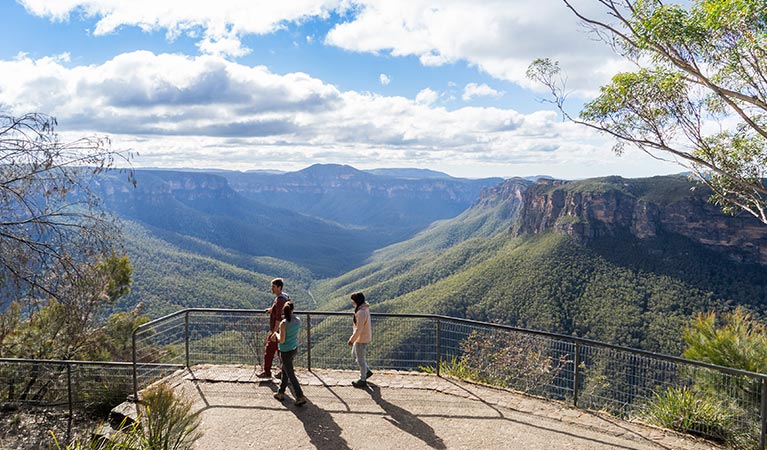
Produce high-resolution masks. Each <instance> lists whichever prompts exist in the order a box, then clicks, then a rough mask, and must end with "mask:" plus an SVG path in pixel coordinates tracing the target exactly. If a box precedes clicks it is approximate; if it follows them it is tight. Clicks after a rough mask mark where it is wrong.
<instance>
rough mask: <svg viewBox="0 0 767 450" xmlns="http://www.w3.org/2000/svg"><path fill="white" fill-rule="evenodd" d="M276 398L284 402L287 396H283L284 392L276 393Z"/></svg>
mask: <svg viewBox="0 0 767 450" xmlns="http://www.w3.org/2000/svg"><path fill="white" fill-rule="evenodd" d="M274 398H276V399H277V400H279V401H283V400H285V394H283V393H282V392H275V393H274Z"/></svg>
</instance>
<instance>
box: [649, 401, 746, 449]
mask: <svg viewBox="0 0 767 450" xmlns="http://www.w3.org/2000/svg"><path fill="white" fill-rule="evenodd" d="M639 418H640V419H642V420H645V421H647V422H649V423H652V424H654V425H658V426H661V427H664V428H669V429H671V430H676V431H680V432H683V433H689V434H693V435H698V436H704V437H706V438H709V439H711V438H714V439H716V440H718V441H720V442H723V443H725V444H727V446H728V448H733V449H743V450H746V449H752V448H756V447H757V446H758V445H757V444H758V439H759V434H758V429H757V427H756V424H754V425H755V426H754V427H752V428H751V429H748V428H747V427H744V422H743V421H742V419H743V417H740V416H739V414H738V411H737V410H736V409H735V408H734V407H733V406H732V405H730V404H728V403H727V402H726V401H723V400H720V399H718V398H716V397H711V396H706V395H701V393H700V392H696V391H694V390H693V389H690V388H686V387H681V388H668V389H666V390H665V391H663V392H661V393H658V394H656V398H655V399H654V401H652V402H649V403H648V404H647V405H646V406H645V407H644V408H643V409H642V411H641V413H640V414H639Z"/></svg>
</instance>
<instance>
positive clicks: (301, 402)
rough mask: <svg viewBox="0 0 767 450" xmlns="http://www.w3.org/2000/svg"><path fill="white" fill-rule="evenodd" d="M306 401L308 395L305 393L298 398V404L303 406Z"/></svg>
mask: <svg viewBox="0 0 767 450" xmlns="http://www.w3.org/2000/svg"><path fill="white" fill-rule="evenodd" d="M305 403H306V397H304V396H303V395H302V396H300V397H298V398H297V399H296V406H301V405H303V404H305Z"/></svg>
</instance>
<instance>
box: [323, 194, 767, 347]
mask: <svg viewBox="0 0 767 450" xmlns="http://www.w3.org/2000/svg"><path fill="white" fill-rule="evenodd" d="M666 181H668V183H670V184H671V186H672V187H675V189H674V190H671V191H670V190H668V189H667V188H668V186H669V184H668V183H666ZM616 185H619V186H621V187H620V189H619V190H620V191H622V194H621V195H626V196H627V197H620V196H615V190H616V189H617V188H616ZM683 185H684V183H683V182H678V180H676V179H675V180H663V179H661V180H652V181H647V180H638V181H637V182H636V183H635V182H634V181H633V180H630V181H629V180H623V179H617V180H616V179H613V180H603V181H598V182H594V181H593V180H592V181H589V182H583V183H573V184H571V185H569V186H567V187H566V188H562V187H561V186H559V187H558V188H557V189H565V191H566V192H564V193H563V195H562V197H561V198H562V199H566V200H564V201H563V202H562V203H561V205H562V207H561V208H559V207H558V206H557V204H558V203H557V202H558V200H557V198H559V197H546V198H543V197H541V195H538V194H535V193H534V192H533V194H534V195H528V194H525V195H527V198H526V199H525V200H524V204H523V208H533V207H535V205H536V204H537V205H538V206H540V207H541V208H543V209H542V211H543V212H542V213H541V215H540V217H538V218H537V219H535V220H532V219H531V218H534V217H537V216H536V215H535V214H532V215H531V214H530V213H531V211H529V210H528V211H527V215H526V216H525V213H524V212H523V213H522V216H520V217H522V218H524V217H527V218H528V220H531V222H530V224H535V226H531V228H530V229H531V230H534V231H535V232H530V233H520V232H519V229H520V224H519V223H518V222H517V221H518V220H520V219H513V218H512V219H508V220H498V221H496V222H495V223H494V224H493V226H492V229H494V230H495V231H494V232H491V233H487V234H486V235H485V236H482V235H481V233H479V234H478V235H477V236H476V237H472V238H470V239H466V240H463V241H459V242H457V243H455V244H453V245H443V244H446V243H447V242H448V241H449V240H447V239H445V238H444V236H447V235H450V233H449V232H444V231H443V232H440V231H439V230H440V229H442V230H455V229H461V227H462V226H463V222H464V221H465V220H466V219H467V218H468V217H472V215H481V214H486V215H493V214H495V211H494V208H495V207H499V206H500V205H501V204H502V203H503V200H502V197H499V198H497V199H496V201H495V202H489V203H488V204H484V205H482V207H480V208H472V210H470V211H467V212H466V213H464V214H463V215H462V216H459V217H458V218H456V219H453V220H451V221H446V222H443V223H440V224H439V225H437V226H435V227H433V228H432V229H430V230H427V231H425V232H423V233H422V234H421V235H419V236H417V237H415V238H414V239H412V240H411V241H408V242H405V243H401V244H398V245H396V246H392V247H390V248H387V249H384V250H382V251H381V252H379V253H378V255H379V256H380V255H385V257H377V258H375V259H374V260H373V261H372V262H371V263H370V264H368V265H366V266H363V267H361V268H358V269H356V270H354V271H352V272H349V273H347V274H345V275H343V276H342V277H338V278H335V279H331V280H326V281H324V282H322V283H319V284H318V285H316V286H314V288H313V289H314V291H315V293H316V294H318V295H317V297H318V298H320V297H321V298H322V300H324V301H325V302H326V303H324V305H322V307H323V309H324V308H327V309H346V308H348V296H349V294H350V293H351V292H354V291H357V290H362V291H364V292H365V294H366V296H367V297H368V298H369V299H370V301H371V303H372V304H373V310H374V311H387V312H409V313H416V312H417V313H435V314H446V315H450V316H456V317H466V318H471V319H477V320H486V321H492V322H499V323H504V324H508V325H514V326H520V327H527V328H534V329H542V330H547V331H551V332H556V333H563V334H575V335H578V336H582V337H587V338H592V339H597V340H601V341H606V342H610V343H614V344H621V345H629V346H634V347H640V348H646V349H650V350H656V351H664V352H671V353H678V352H679V351H680V350H681V345H682V339H681V330H682V327H683V324H686V323H688V321H689V320H690V318H691V317H692V316H693V315H694V314H695V313H697V312H700V311H707V310H711V309H716V310H719V311H723V310H727V309H730V308H732V307H734V306H735V305H746V306H747V307H749V308H751V309H753V310H755V311H758V312H760V313H763V312H764V311H765V309H766V308H767V269H766V268H765V267H764V266H763V265H760V264H757V263H744V262H739V261H737V260H736V259H737V258H733V255H737V252H734V253H727V252H726V251H722V249H721V248H720V247H718V246H711V245H708V244H710V242H707V243H701V242H699V240H698V239H699V236H700V234H699V231H700V230H699V229H698V228H696V229H695V230H696V231H695V233H688V234H689V236H687V235H684V234H681V233H680V232H676V231H680V229H679V224H678V223H677V222H675V221H674V220H675V219H674V220H672V219H673V217H672V219H666V216H667V214H666V213H665V212H663V211H664V210H663V208H662V207H663V206H664V205H666V206H669V207H670V208H671V209H672V210H674V211H686V209H684V208H683V205H685V204H686V203H685V202H687V201H690V198H696V197H695V195H696V194H695V193H692V194H691V192H690V190H689V184H687V186H683ZM547 190H548V191H550V190H551V189H550V188H546V189H544V191H547ZM583 193H588V195H586V196H585V197H583V196H581V197H578V195H580V194H583ZM574 194H578V195H574ZM603 194H608V195H606V196H604V197H603ZM568 196H569V197H568ZM691 196H692V197H691ZM576 198H587V199H588V202H585V203H583V205H584V206H588V205H592V206H593V208H592V209H589V208H587V207H584V206H578V205H576V204H575V203H573V202H575V201H576V200H575V199H576ZM605 198H606V199H608V200H604V199H605ZM631 199H633V200H631ZM629 200H631V201H633V202H635V203H631V201H629ZM637 200H639V205H640V206H642V207H643V208H645V209H647V208H650V209H652V208H658V211H659V213H658V218H659V219H658V223H657V224H655V225H653V226H654V228H652V233H646V231H647V230H648V229H649V228H647V227H646V226H645V225H648V224H649V222H647V220H649V219H647V218H641V220H642V221H644V222H642V223H643V226H641V227H635V226H633V224H634V222H631V220H629V222H631V223H628V224H623V223H621V222H620V221H619V220H618V221H616V220H613V218H614V217H623V216H625V215H627V216H628V217H629V219H630V218H631V217H632V214H633V213H631V212H630V211H629V212H625V211H624V212H625V214H624V213H621V214H617V213H616V214H615V215H613V213H614V212H615V211H611V210H610V208H611V207H612V206H611V205H618V206H616V208H628V206H630V207H631V208H635V206H636V202H637ZM589 202H590V203H589ZM642 202H645V203H642ZM704 203H705V201H704ZM546 205H548V206H546ZM552 205H553V206H552ZM594 205H595V206H594ZM626 205H628V206H626ZM648 205H649V206H648ZM549 207H551V208H549ZM546 208H549V214H550V213H551V210H554V211H557V212H556V214H557V216H556V217H547V216H546V214H547V212H546V211H547V210H546ZM552 208H553V209H552ZM567 208H570V209H571V211H572V214H571V213H567V214H564V213H562V211H563V210H566V209H567ZM631 208H629V210H631V211H633V210H632V209H631ZM616 211H617V209H616ZM627 211H628V210H627ZM579 214H580V215H579ZM634 216H635V215H634ZM653 217H654V216H653ZM563 218H565V219H567V218H570V219H569V220H570V222H568V220H563ZM700 219H701V218H700V217H697V218H696V217H691V218H690V219H689V221H690V222H691V223H693V224H695V223H697V222H695V221H697V220H700ZM717 220H719V219H717ZM722 220H727V219H726V218H725V219H722ZM601 221H605V222H604V223H603V222H601ZM547 222H548V223H551V224H552V225H551V226H548V227H545V226H543V227H542V226H539V225H540V224H541V223H547ZM486 223H493V221H492V220H489V219H488V220H487V222H486ZM572 223H587V224H589V227H590V228H589V229H590V230H597V231H596V232H593V233H590V234H588V239H584V238H583V235H582V234H579V233H570V231H571V230H572V229H571V224H572ZM669 223H670V224H671V225H673V226H669V229H666V228H664V226H663V224H669ZM711 223H712V224H715V226H714V228H718V227H721V226H722V223H723V222H717V221H714V222H711ZM605 224H606V225H605ZM603 225H604V226H603ZM624 225H625V226H624ZM696 227H697V225H696ZM522 228H524V227H522ZM509 230H512V231H509ZM682 231H683V230H682ZM430 235H431V236H432V239H431V240H430V239H428V238H427V237H428V236H430ZM428 242H442V244H440V245H437V246H433V245H428V244H427V243H428Z"/></svg>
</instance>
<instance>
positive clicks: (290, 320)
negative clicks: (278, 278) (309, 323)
mask: <svg viewBox="0 0 767 450" xmlns="http://www.w3.org/2000/svg"><path fill="white" fill-rule="evenodd" d="M282 313H283V316H284V317H285V318H284V319H282V322H280V328H279V331H277V333H276V334H275V337H276V338H277V342H278V344H277V348H278V349H279V351H280V361H282V380H281V382H280V389H279V390H278V391H277V392H276V393H275V394H274V398H276V399H277V400H279V401H282V400H284V399H285V389H287V388H288V380H290V384H291V385H292V386H293V395H295V396H296V406H301V405H303V404H304V403H306V397H304V392H303V390H301V385H300V384H298V379H297V378H296V371H295V369H294V368H293V359H294V358H295V357H296V352H297V351H298V331H299V330H300V329H301V319H299V318H298V317H297V316H295V315H293V302H286V303H285V306H284V307H283V308H282Z"/></svg>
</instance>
